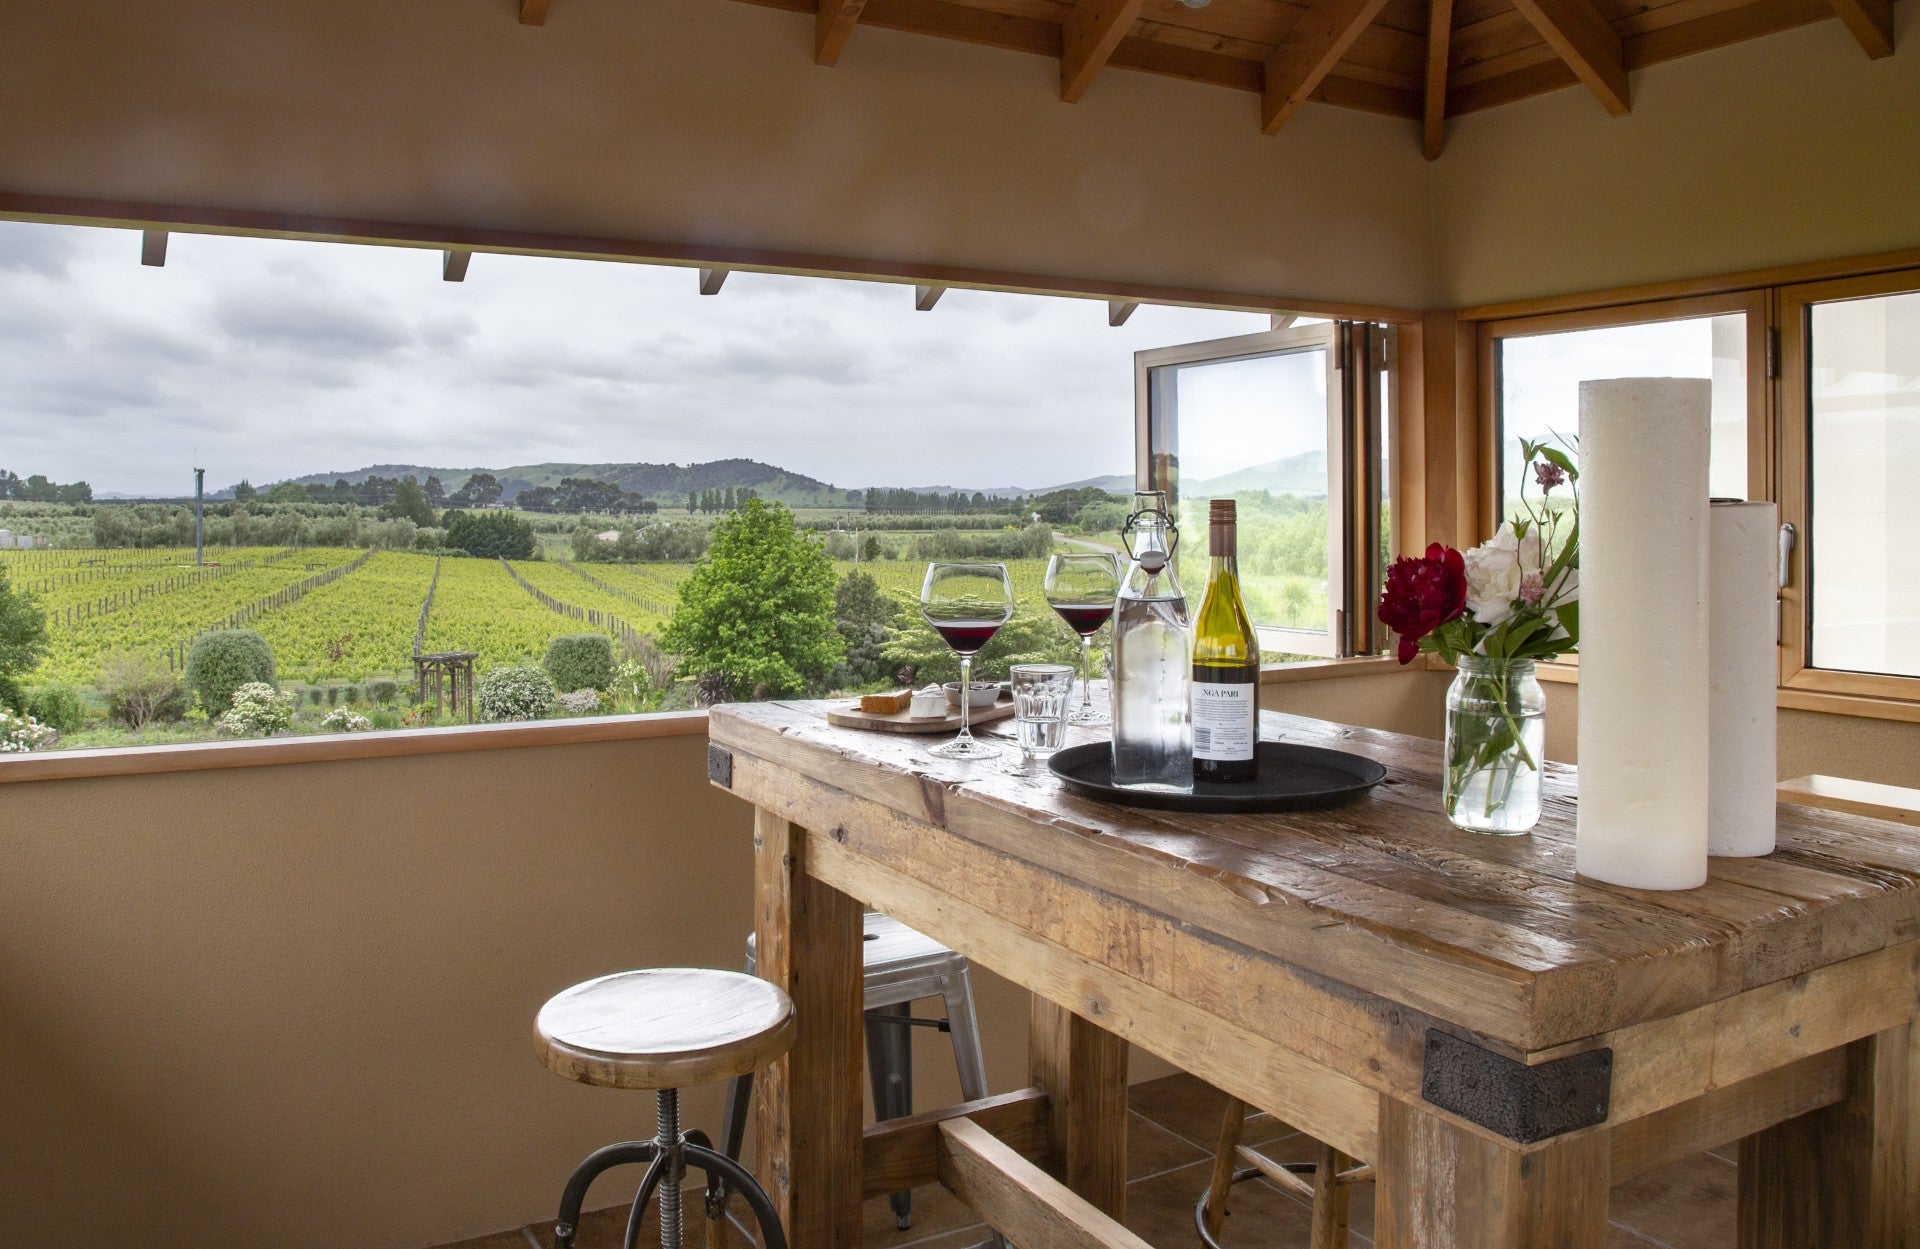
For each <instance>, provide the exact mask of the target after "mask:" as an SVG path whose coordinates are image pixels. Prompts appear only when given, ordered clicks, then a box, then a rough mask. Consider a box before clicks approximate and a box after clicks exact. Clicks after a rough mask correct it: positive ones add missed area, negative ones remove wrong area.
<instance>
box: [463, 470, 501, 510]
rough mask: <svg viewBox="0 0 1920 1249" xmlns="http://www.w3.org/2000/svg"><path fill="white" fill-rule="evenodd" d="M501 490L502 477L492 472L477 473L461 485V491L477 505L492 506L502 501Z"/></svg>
mask: <svg viewBox="0 0 1920 1249" xmlns="http://www.w3.org/2000/svg"><path fill="white" fill-rule="evenodd" d="M501 490H502V487H501V485H500V479H499V478H498V477H495V476H494V475H493V474H492V473H475V474H474V475H473V476H471V477H469V478H467V484H466V485H464V486H462V487H460V492H461V493H462V494H464V495H466V496H467V498H468V499H470V500H472V502H473V506H475V507H492V506H493V505H494V504H495V503H498V502H499V501H500V494H501Z"/></svg>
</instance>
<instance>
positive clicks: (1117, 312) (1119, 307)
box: [1107, 299, 1140, 329]
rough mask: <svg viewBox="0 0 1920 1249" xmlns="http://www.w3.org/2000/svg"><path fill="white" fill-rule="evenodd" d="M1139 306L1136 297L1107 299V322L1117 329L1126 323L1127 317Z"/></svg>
mask: <svg viewBox="0 0 1920 1249" xmlns="http://www.w3.org/2000/svg"><path fill="white" fill-rule="evenodd" d="M1139 307H1140V301H1139V300H1137V299H1109V300H1108V301H1107V324H1108V325H1111V326H1112V327H1113V328H1115V329H1119V328H1120V327H1121V326H1123V325H1125V324H1126V323H1127V318H1128V317H1130V316H1132V315H1133V314H1134V312H1135V310H1136V309H1138V308H1139Z"/></svg>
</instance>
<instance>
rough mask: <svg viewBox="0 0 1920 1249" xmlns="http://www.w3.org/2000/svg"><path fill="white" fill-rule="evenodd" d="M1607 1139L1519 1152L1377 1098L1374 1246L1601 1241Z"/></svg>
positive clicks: (1598, 1248)
mask: <svg viewBox="0 0 1920 1249" xmlns="http://www.w3.org/2000/svg"><path fill="white" fill-rule="evenodd" d="M1609 1164H1610V1147H1609V1145H1608V1141H1607V1134H1606V1133H1604V1132H1589V1133H1586V1134H1585V1135H1582V1136H1575V1137H1572V1138H1570V1139H1568V1140H1565V1141H1562V1142H1558V1143H1550V1144H1548V1145H1547V1146H1546V1147H1545V1148H1544V1149H1539V1150H1536V1151H1535V1152H1533V1153H1528V1154H1522V1153H1520V1152H1518V1151H1516V1150H1514V1149H1512V1148H1509V1147H1507V1146H1505V1145H1502V1144H1501V1143H1499V1142H1497V1141H1494V1140H1490V1139H1488V1138H1487V1137H1485V1136H1482V1135H1480V1134H1478V1133H1476V1132H1472V1131H1469V1130H1467V1129H1465V1128H1462V1127H1459V1126H1458V1125H1456V1124H1454V1123H1453V1122H1451V1121H1449V1120H1447V1119H1443V1118H1441V1117H1440V1116H1439V1115H1436V1114H1433V1113H1431V1112H1429V1111H1427V1110H1425V1109H1423V1108H1421V1107H1419V1106H1413V1105H1409V1104H1407V1103H1405V1102H1401V1101H1397V1100H1395V1099H1393V1098H1389V1097H1383V1098H1382V1099H1381V1106H1380V1156H1379V1157H1378V1158H1376V1159H1374V1183H1375V1188H1376V1193H1375V1197H1374V1202H1375V1205H1374V1216H1373V1221H1374V1243H1375V1244H1376V1245H1377V1246H1379V1249H1605V1246H1606V1244H1607V1236H1608V1231H1607V1188H1608V1183H1607V1179H1608V1174H1609V1169H1610V1167H1609Z"/></svg>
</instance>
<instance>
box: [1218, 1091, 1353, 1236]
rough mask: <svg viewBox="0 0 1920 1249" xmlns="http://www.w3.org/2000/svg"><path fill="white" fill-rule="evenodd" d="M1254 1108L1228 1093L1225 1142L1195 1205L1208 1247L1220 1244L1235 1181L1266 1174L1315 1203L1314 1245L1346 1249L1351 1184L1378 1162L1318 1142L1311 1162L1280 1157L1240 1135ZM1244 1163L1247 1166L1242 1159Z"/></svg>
mask: <svg viewBox="0 0 1920 1249" xmlns="http://www.w3.org/2000/svg"><path fill="white" fill-rule="evenodd" d="M1250 1112H1252V1108H1251V1107H1249V1106H1248V1105H1247V1104H1246V1103H1245V1102H1243V1101H1240V1100H1238V1099H1236V1098H1228V1099H1227V1113H1226V1116H1225V1118H1224V1119H1223V1120H1222V1122H1221V1124H1220V1144H1219V1146H1218V1148H1216V1149H1215V1150H1214V1154H1213V1180H1212V1182H1211V1183H1210V1184H1208V1185H1207V1191H1206V1192H1204V1193H1201V1194H1200V1200H1199V1201H1198V1202H1196V1203H1195V1204H1194V1207H1193V1229H1194V1230H1195V1231H1196V1232H1198V1233H1200V1243H1201V1244H1203V1245H1205V1246H1207V1249H1221V1245H1220V1231H1221V1228H1223V1227H1224V1226H1225V1225H1226V1221H1227V1194H1228V1193H1229V1192H1230V1191H1231V1190H1232V1188H1233V1186H1234V1185H1235V1184H1238V1183H1240V1182H1241V1181H1242V1180H1250V1179H1252V1178H1253V1177H1254V1176H1256V1175H1263V1176H1265V1177H1266V1178H1267V1179H1269V1180H1271V1181H1273V1183H1274V1184H1275V1185H1277V1186H1278V1187H1279V1188H1280V1189H1281V1190H1282V1191H1283V1192H1289V1193H1292V1194H1293V1195H1294V1196H1296V1197H1299V1198H1300V1199H1301V1200H1303V1201H1305V1202H1306V1203H1307V1204H1308V1205H1309V1206H1310V1207H1312V1209H1313V1228H1312V1231H1311V1233H1310V1234H1309V1238H1308V1242H1307V1243H1308V1246H1309V1249H1347V1196H1348V1194H1347V1190H1348V1189H1349V1188H1350V1187H1352V1186H1353V1185H1355V1184H1365V1183H1370V1182H1371V1181H1372V1180H1373V1168H1372V1167H1370V1166H1366V1165H1356V1164H1355V1163H1354V1161H1353V1159H1351V1158H1349V1157H1347V1156H1346V1155H1345V1154H1343V1153H1341V1152H1340V1151H1339V1150H1337V1149H1335V1148H1334V1147H1333V1146H1331V1145H1323V1144H1321V1143H1320V1142H1318V1141H1315V1142H1314V1146H1315V1149H1314V1153H1315V1159H1314V1161H1312V1162H1276V1161H1274V1160H1273V1159H1272V1158H1269V1157H1267V1156H1266V1155H1265V1154H1263V1153H1261V1152H1260V1151H1259V1150H1257V1149H1254V1148H1253V1147H1252V1146H1249V1145H1242V1144H1241V1143H1240V1138H1241V1136H1242V1135H1244V1134H1245V1132H1246V1129H1247V1115H1248V1114H1249V1113H1250ZM1243 1163H1244V1164H1245V1165H1244V1166H1242V1165H1241V1164H1243Z"/></svg>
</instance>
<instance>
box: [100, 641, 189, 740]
mask: <svg viewBox="0 0 1920 1249" xmlns="http://www.w3.org/2000/svg"><path fill="white" fill-rule="evenodd" d="M100 692H101V693H102V694H104V695H105V696H106V699H107V714H108V715H109V716H111V717H113V718H114V719H115V720H118V721H119V722H120V723H122V724H124V725H126V726H127V727H128V728H130V729H143V728H145V727H147V725H149V724H151V723H153V722H154V721H156V720H160V721H169V720H178V719H179V718H180V717H182V716H184V715H186V714H187V690H186V687H185V686H184V685H182V684H181V683H180V681H179V679H178V678H177V677H175V676H174V675H173V673H171V672H169V671H167V669H166V668H165V667H164V666H163V665H162V664H161V663H160V661H159V660H157V659H155V658H154V657H153V656H151V655H129V654H121V655H114V656H112V657H110V658H109V659H108V660H107V661H106V663H105V664H103V665H101V669H100Z"/></svg>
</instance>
